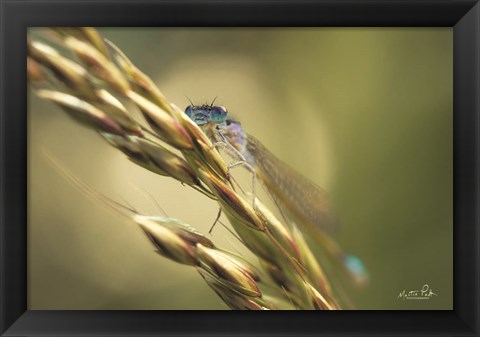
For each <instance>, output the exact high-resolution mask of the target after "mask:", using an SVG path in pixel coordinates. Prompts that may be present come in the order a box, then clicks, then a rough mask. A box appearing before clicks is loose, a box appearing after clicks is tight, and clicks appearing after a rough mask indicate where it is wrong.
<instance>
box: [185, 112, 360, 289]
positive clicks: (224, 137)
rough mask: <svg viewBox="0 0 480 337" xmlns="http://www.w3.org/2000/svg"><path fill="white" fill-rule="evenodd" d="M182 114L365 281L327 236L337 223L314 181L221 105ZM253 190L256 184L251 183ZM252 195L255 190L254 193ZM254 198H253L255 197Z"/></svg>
mask: <svg viewBox="0 0 480 337" xmlns="http://www.w3.org/2000/svg"><path fill="white" fill-rule="evenodd" d="M185 113H186V114H187V115H188V116H189V117H190V118H191V119H192V120H193V121H194V122H195V123H196V124H197V125H198V126H200V127H201V128H202V130H203V131H204V132H205V133H206V135H207V136H208V137H209V138H210V139H211V140H212V142H213V143H214V144H215V145H216V146H221V147H223V148H224V149H225V150H226V152H227V153H228V154H229V155H230V156H231V157H233V158H234V159H236V161H234V162H233V163H232V164H230V165H229V167H230V168H231V167H234V166H238V165H243V166H245V167H246V168H247V169H248V170H250V171H251V172H253V174H254V182H255V177H257V178H258V179H259V180H260V181H261V182H262V184H263V185H264V187H265V189H266V190H267V192H268V193H269V195H270V196H271V197H272V199H273V201H274V202H275V203H276V205H277V207H278V209H279V211H280V213H281V214H282V215H283V217H284V218H286V219H288V220H290V221H292V222H294V223H295V224H296V225H298V226H299V227H300V228H303V229H305V230H306V231H308V233H309V234H310V235H312V236H314V237H315V238H316V239H317V240H320V241H321V244H322V246H323V247H324V249H325V250H326V251H327V252H328V253H329V255H331V256H332V257H334V259H335V260H336V261H337V262H339V263H340V264H341V265H342V267H344V268H345V269H346V270H347V272H348V273H349V274H350V275H351V276H353V277H354V279H355V281H357V282H358V283H364V282H365V281H366V279H367V274H366V271H365V269H364V267H363V264H362V262H361V261H360V260H359V259H358V258H357V257H355V256H353V255H349V254H345V253H343V252H342V250H341V249H340V248H339V247H338V245H337V244H336V243H335V242H334V241H333V240H332V239H330V237H329V236H327V235H326V234H325V233H326V232H331V231H332V230H333V229H334V228H335V226H336V223H337V219H336V216H335V213H334V211H333V207H332V204H331V202H330V200H329V198H328V196H327V193H326V192H325V191H324V190H323V189H322V188H320V187H319V186H317V185H316V184H315V183H314V182H312V181H311V180H309V179H308V178H306V177H304V176H303V175H302V174H300V173H298V172H297V171H295V170H294V169H293V168H291V167H290V166H289V165H287V164H286V163H284V162H283V161H281V160H280V159H278V158H277V157H276V156H275V155H274V154H272V153H271V152H270V151H268V150H267V149H266V147H265V146H263V145H262V144H261V143H260V141H258V140H257V139H256V138H254V137H253V136H251V135H249V134H247V133H246V132H245V131H244V130H243V128H242V126H241V125H240V123H239V122H238V121H235V120H233V119H231V118H229V116H228V112H227V109H226V108H225V107H222V106H214V105H213V103H212V104H210V105H208V104H204V105H200V106H196V105H193V104H192V105H189V106H188V107H187V108H186V109H185ZM253 186H254V188H255V183H254V184H253ZM254 193H255V191H254ZM254 197H255V196H254Z"/></svg>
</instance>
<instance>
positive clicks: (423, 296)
mask: <svg viewBox="0 0 480 337" xmlns="http://www.w3.org/2000/svg"><path fill="white" fill-rule="evenodd" d="M433 296H438V295H437V294H435V293H434V292H433V291H432V289H430V286H429V285H428V284H425V285H424V286H423V287H422V289H418V290H410V291H406V290H403V291H402V292H400V294H398V297H397V299H402V300H429V299H430V298H432V297H433Z"/></svg>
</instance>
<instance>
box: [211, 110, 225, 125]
mask: <svg viewBox="0 0 480 337" xmlns="http://www.w3.org/2000/svg"><path fill="white" fill-rule="evenodd" d="M225 117H227V109H225V107H223V106H214V107H212V109H211V110H210V119H211V121H212V122H214V123H221V122H223V121H224V120H225Z"/></svg>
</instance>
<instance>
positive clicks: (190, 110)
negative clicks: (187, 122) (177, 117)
mask: <svg viewBox="0 0 480 337" xmlns="http://www.w3.org/2000/svg"><path fill="white" fill-rule="evenodd" d="M185 113H186V114H187V116H188V117H190V118H192V114H193V107H192V106H191V105H189V106H187V108H186V109H185Z"/></svg>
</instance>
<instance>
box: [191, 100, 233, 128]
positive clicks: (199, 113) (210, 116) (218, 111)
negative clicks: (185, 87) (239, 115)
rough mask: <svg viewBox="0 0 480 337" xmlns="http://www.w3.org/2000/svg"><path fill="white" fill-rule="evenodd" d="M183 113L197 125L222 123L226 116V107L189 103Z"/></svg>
mask: <svg viewBox="0 0 480 337" xmlns="http://www.w3.org/2000/svg"><path fill="white" fill-rule="evenodd" d="M185 113H186V114H187V116H188V117H190V119H191V120H193V121H194V122H195V123H196V124H197V125H205V124H207V123H215V124H219V123H223V122H224V121H225V119H226V118H227V109H226V108H225V107H223V106H214V105H208V104H204V105H200V106H197V105H193V104H192V105H189V106H187V108H186V109H185Z"/></svg>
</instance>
